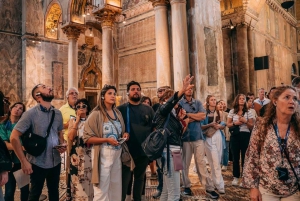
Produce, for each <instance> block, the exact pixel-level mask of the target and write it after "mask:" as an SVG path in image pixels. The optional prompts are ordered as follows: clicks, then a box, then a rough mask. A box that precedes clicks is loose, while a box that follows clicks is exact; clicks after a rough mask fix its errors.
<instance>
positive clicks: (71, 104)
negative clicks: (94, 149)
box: [59, 87, 78, 141]
mask: <svg viewBox="0 0 300 201" xmlns="http://www.w3.org/2000/svg"><path fill="white" fill-rule="evenodd" d="M66 97H67V103H66V104H64V105H63V106H61V108H59V110H60V111H61V114H62V116H63V123H64V130H63V131H64V139H65V140H66V141H67V140H68V127H69V120H70V116H74V117H75V116H76V114H75V103H76V101H77V100H78V90H77V89H76V88H75V87H71V88H69V89H68V91H67V92H66Z"/></svg>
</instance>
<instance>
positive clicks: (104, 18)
mask: <svg viewBox="0 0 300 201" xmlns="http://www.w3.org/2000/svg"><path fill="white" fill-rule="evenodd" d="M116 14H117V13H116V12H115V11H112V10H109V9H103V10H101V11H99V12H98V13H97V15H96V16H95V17H96V19H97V20H98V21H99V22H100V23H101V27H102V28H104V27H113V26H114V23H115V21H116Z"/></svg>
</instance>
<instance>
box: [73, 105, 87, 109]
mask: <svg viewBox="0 0 300 201" xmlns="http://www.w3.org/2000/svg"><path fill="white" fill-rule="evenodd" d="M80 108H82V109H85V108H87V105H85V104H83V105H76V109H80Z"/></svg>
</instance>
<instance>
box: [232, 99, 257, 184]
mask: <svg viewBox="0 0 300 201" xmlns="http://www.w3.org/2000/svg"><path fill="white" fill-rule="evenodd" d="M253 118H254V115H253V114H252V113H251V111H249V110H248V107H247V102H246V96H245V95H244V94H238V95H237V96H236V97H235V99H234V101H233V109H232V110H230V112H229V114H228V118H227V126H228V127H229V130H230V133H231V136H230V149H231V152H232V157H233V181H232V185H233V186H237V185H239V178H240V157H241V158H242V167H243V166H244V159H245V153H246V150H247V148H248V144H249V140H250V135H251V134H250V131H251V129H252V127H253Z"/></svg>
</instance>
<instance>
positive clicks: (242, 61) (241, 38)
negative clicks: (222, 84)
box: [237, 25, 250, 94]
mask: <svg viewBox="0 0 300 201" xmlns="http://www.w3.org/2000/svg"><path fill="white" fill-rule="evenodd" d="M237 36H238V37H237V64H238V83H239V93H243V94H246V93H247V92H249V91H250V84H249V60H248V40H247V26H246V25H239V26H237Z"/></svg>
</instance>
